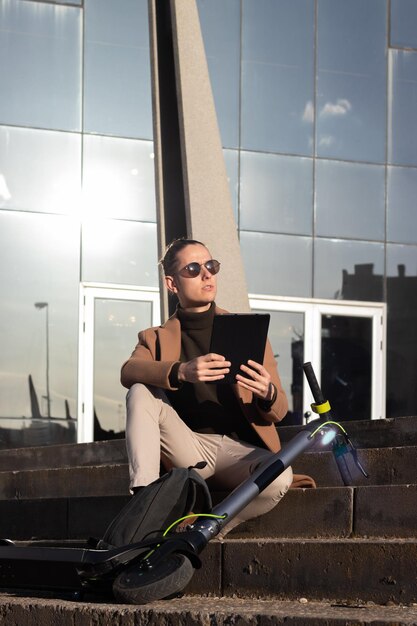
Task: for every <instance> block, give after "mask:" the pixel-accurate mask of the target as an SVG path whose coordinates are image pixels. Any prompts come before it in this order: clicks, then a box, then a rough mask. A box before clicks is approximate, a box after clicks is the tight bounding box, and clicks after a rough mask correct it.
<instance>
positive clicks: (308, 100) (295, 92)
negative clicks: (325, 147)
mask: <svg viewBox="0 0 417 626" xmlns="http://www.w3.org/2000/svg"><path fill="white" fill-rule="evenodd" d="M242 7H243V8H242V138H241V145H242V147H243V148H245V149H247V150H265V151H271V152H288V153H293V154H304V155H311V154H312V150H313V121H314V110H313V108H314V107H313V102H314V98H313V94H314V80H313V77H314V53H313V47H314V2H313V1H312V0H285V1H283V2H276V1H275V0H256V2H255V1H254V0H243V4H242Z"/></svg>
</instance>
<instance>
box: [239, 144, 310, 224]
mask: <svg viewBox="0 0 417 626" xmlns="http://www.w3.org/2000/svg"><path fill="white" fill-rule="evenodd" d="M240 176H241V188H240V227H241V228H243V229H245V230H262V231H267V232H280V233H288V234H301V235H310V234H311V233H312V226H313V161H312V159H308V158H303V157H286V156H280V155H275V154H260V153H256V152H241V169H240Z"/></svg>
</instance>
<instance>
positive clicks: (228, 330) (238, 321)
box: [210, 313, 270, 384]
mask: <svg viewBox="0 0 417 626" xmlns="http://www.w3.org/2000/svg"><path fill="white" fill-rule="evenodd" d="M269 318H270V315H269V313H228V314H225V315H215V316H214V319H213V330H212V334H211V342H210V352H215V353H216V354H221V355H222V356H224V357H225V359H226V361H230V362H231V363H232V365H231V367H230V372H229V374H227V375H226V376H225V377H224V378H222V379H221V380H216V381H214V382H216V383H218V384H221V383H228V384H231V383H235V382H236V380H235V379H236V374H237V373H240V374H242V376H244V375H245V374H244V373H243V372H242V371H241V370H240V366H241V365H242V364H246V363H247V361H248V359H252V360H253V361H256V362H257V363H263V360H264V353H265V344H266V340H267V335H268V326H269Z"/></svg>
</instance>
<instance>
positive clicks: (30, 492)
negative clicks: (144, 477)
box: [0, 464, 129, 500]
mask: <svg viewBox="0 0 417 626" xmlns="http://www.w3.org/2000/svg"><path fill="white" fill-rule="evenodd" d="M121 494H122V495H123V494H125V495H128V494H129V473H128V467H127V465H126V464H118V465H100V466H89V467H71V468H58V469H43V470H27V471H17V472H1V473H0V500H10V499H13V498H19V499H29V498H60V497H76V496H101V495H103V496H104V495H121Z"/></svg>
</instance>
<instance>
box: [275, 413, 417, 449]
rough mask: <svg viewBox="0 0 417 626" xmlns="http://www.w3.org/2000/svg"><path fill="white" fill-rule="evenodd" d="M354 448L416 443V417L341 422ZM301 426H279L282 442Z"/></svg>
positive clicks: (411, 444) (413, 444)
mask: <svg viewBox="0 0 417 626" xmlns="http://www.w3.org/2000/svg"><path fill="white" fill-rule="evenodd" d="M341 424H342V425H343V426H344V428H345V429H346V430H347V432H348V434H349V437H350V438H351V440H352V441H353V443H354V445H355V447H356V448H384V447H396V446H415V445H417V417H415V416H408V417H395V418H390V419H385V420H351V421H345V422H341ZM302 428H303V427H302V426H280V425H278V433H279V437H280V439H281V442H282V443H286V442H287V441H290V440H291V439H292V438H293V437H294V436H295V435H296V434H297V433H298V432H299V431H300V430H301V429H302Z"/></svg>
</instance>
